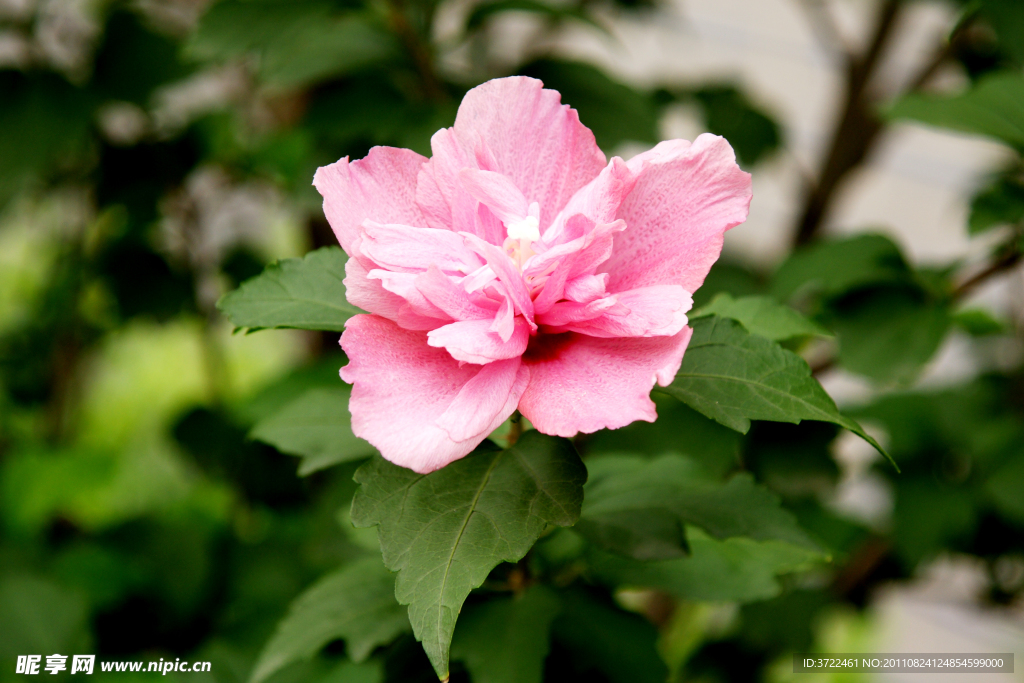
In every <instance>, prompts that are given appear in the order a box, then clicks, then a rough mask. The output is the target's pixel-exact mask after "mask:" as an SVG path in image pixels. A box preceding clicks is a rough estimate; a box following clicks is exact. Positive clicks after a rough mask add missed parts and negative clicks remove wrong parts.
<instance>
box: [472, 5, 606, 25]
mask: <svg viewBox="0 0 1024 683" xmlns="http://www.w3.org/2000/svg"><path fill="white" fill-rule="evenodd" d="M502 12H531V13H533V14H538V15H540V16H542V17H545V18H549V19H575V20H577V21H582V22H583V23H585V24H590V25H591V26H593V27H594V28H597V29H600V30H601V31H605V32H607V30H606V29H605V28H604V27H603V26H601V25H600V24H598V23H597V22H596V21H594V19H593V18H592V17H591V16H590V15H589V14H587V13H586V12H585V11H584V10H582V9H579V8H577V7H573V6H560V5H552V4H548V3H546V2H540V0H493V1H492V2H485V3H481V4H479V5H477V6H476V7H474V8H473V11H472V12H470V14H469V17H468V18H467V19H466V30H467V31H473V30H476V29H478V28H480V26H481V25H482V24H483V23H484V22H485V21H486V20H487V19H488V18H490V17H492V16H494V15H497V14H501V13H502Z"/></svg>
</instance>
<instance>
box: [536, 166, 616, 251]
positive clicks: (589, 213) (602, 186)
mask: <svg viewBox="0 0 1024 683" xmlns="http://www.w3.org/2000/svg"><path fill="white" fill-rule="evenodd" d="M635 184H636V174H635V173H633V171H631V170H630V168H629V166H628V165H627V164H626V162H624V161H623V160H622V159H620V158H619V157H613V158H612V160H611V161H610V162H608V165H607V166H605V167H604V169H603V170H602V171H601V173H600V174H599V175H598V176H597V177H596V178H594V179H593V180H591V181H590V182H589V183H587V184H586V185H584V186H583V187H581V188H580V189H579V190H577V191H576V193H575V194H574V195H573V196H572V198H571V199H569V202H568V203H567V204H566V205H565V207H563V208H562V210H561V211H560V212H559V213H558V216H557V217H556V218H555V220H554V221H552V223H551V225H550V226H549V227H548V229H547V230H546V231H545V233H544V243H545V244H546V245H555V244H561V243H562V242H565V241H567V240H569V239H573V237H572V236H571V235H567V234H566V230H565V229H566V222H567V221H569V219H571V218H572V217H573V216H575V215H577V214H583V215H584V216H586V217H587V218H589V219H590V220H591V221H593V222H594V223H611V222H613V221H614V220H615V215H616V213H617V212H618V210H619V206H620V205H621V204H622V201H623V200H624V199H625V198H626V197H627V196H628V195H629V193H630V191H631V190H632V189H633V186H634V185H635ZM570 233H571V231H570Z"/></svg>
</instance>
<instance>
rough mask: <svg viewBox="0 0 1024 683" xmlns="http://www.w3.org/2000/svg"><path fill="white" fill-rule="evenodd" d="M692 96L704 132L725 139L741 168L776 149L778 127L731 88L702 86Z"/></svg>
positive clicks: (725, 86)
mask: <svg viewBox="0 0 1024 683" xmlns="http://www.w3.org/2000/svg"><path fill="white" fill-rule="evenodd" d="M692 96H693V98H694V99H695V100H697V102H698V103H700V107H701V109H703V111H704V122H705V123H706V124H707V128H708V131H709V132H711V133H714V134H715V135H721V136H722V137H724V138H725V139H727V140H728V141H729V144H731V145H732V147H733V149H735V150H736V158H737V159H738V160H739V162H740V163H741V164H742V165H743V166H745V167H746V166H752V165H753V164H756V163H757V162H758V161H761V160H762V159H763V158H765V157H766V156H767V155H769V154H771V153H772V152H774V151H775V150H776V149H778V148H779V145H780V144H781V142H782V134H781V132H780V130H779V124H778V123H776V122H775V121H774V120H773V119H771V118H770V117H769V116H768V115H767V114H765V113H764V112H763V111H761V110H760V109H758V108H757V107H756V106H754V105H753V104H752V103H751V102H750V101H749V100H748V99H747V98H746V97H745V96H744V94H743V93H742V92H741V91H739V90H737V89H736V88H735V87H733V86H731V85H712V86H705V87H703V88H700V89H699V90H697V91H695V92H693V93H692Z"/></svg>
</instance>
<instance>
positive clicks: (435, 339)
mask: <svg viewBox="0 0 1024 683" xmlns="http://www.w3.org/2000/svg"><path fill="white" fill-rule="evenodd" d="M492 323H493V320H488V319H481V320H460V321H458V322H454V323H450V324H448V325H445V326H444V327H439V328H437V329H436V330H431V331H430V332H428V333H427V343H428V344H430V345H431V346H433V347H435V348H439V349H446V350H447V351H448V353H450V354H451V355H452V358H454V359H455V360H458V361H462V362H464V363H476V364H478V365H483V364H485V363H492V362H494V361H496V360H505V359H506V358H518V357H519V356H521V355H523V351H525V350H526V343H527V342H528V341H529V340H530V326H529V325H528V324H527V322H526V321H525V320H523V319H522V318H521V317H518V316H517V317H516V318H515V327H514V328H513V330H512V334H511V335H510V337H509V338H508V339H507V340H502V338H501V336H499V334H498V333H497V332H492V331H491V328H492Z"/></svg>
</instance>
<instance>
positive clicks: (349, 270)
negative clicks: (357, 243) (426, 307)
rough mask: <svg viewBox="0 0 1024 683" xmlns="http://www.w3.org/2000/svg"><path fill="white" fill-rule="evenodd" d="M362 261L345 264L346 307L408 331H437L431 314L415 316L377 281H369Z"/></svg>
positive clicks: (436, 322) (375, 279)
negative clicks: (354, 307)
mask: <svg viewBox="0 0 1024 683" xmlns="http://www.w3.org/2000/svg"><path fill="white" fill-rule="evenodd" d="M364 261H366V260H365V259H358V258H350V259H349V260H348V263H346V264H345V281H344V282H345V296H346V298H347V299H348V300H349V303H351V304H352V305H353V306H358V307H359V308H361V309H363V310H364V311H369V312H370V313H375V314H376V315H380V316H383V317H385V318H387V319H389V320H394V321H395V322H396V323H398V324H399V326H401V327H404V328H405V329H407V330H432V329H434V328H435V327H437V325H438V321H437V318H436V317H434V316H433V315H432V314H431V313H428V314H427V315H423V314H421V313H417V312H416V311H415V310H413V309H412V307H410V305H409V302H408V301H407V300H406V299H404V298H402V297H401V296H400V295H398V294H395V293H394V292H390V291H388V290H387V289H385V287H384V284H383V283H382V282H381V279H380V278H371V277H370V276H369V269H368V268H367V267H366V263H364ZM377 272H378V273H380V272H382V271H377Z"/></svg>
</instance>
